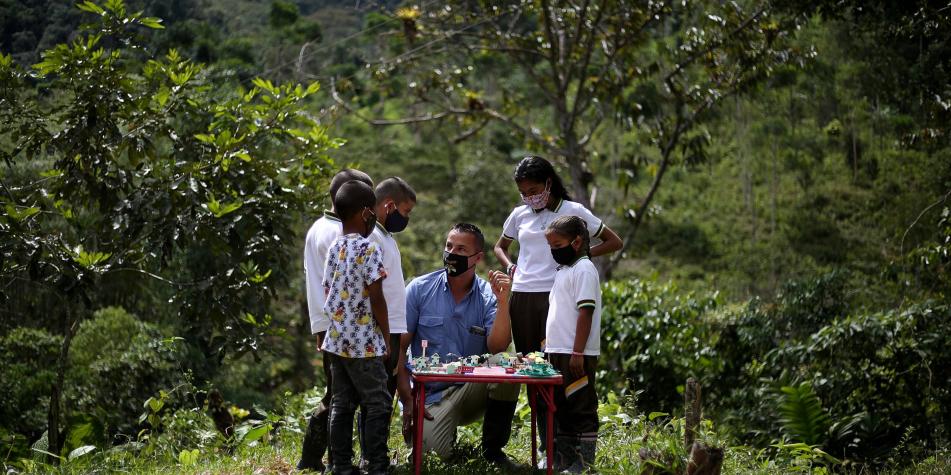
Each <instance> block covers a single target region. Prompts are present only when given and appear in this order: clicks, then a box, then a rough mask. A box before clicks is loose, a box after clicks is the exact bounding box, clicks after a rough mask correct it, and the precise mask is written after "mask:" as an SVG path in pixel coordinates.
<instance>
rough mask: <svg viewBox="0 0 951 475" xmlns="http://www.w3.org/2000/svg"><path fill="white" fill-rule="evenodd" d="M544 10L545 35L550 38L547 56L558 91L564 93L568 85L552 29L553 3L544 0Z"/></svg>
mask: <svg viewBox="0 0 951 475" xmlns="http://www.w3.org/2000/svg"><path fill="white" fill-rule="evenodd" d="M542 11H543V12H544V16H545V20H544V21H543V23H544V24H545V37H546V38H547V39H548V48H549V52H548V55H546V57H547V58H548V64H549V65H551V72H552V75H553V76H554V79H555V86H556V87H557V89H558V91H561V92H562V93H563V89H564V88H565V87H566V86H565V85H564V84H562V74H561V69H560V68H559V67H558V59H557V58H558V46H559V45H558V41H556V38H555V34H554V32H553V31H552V29H551V28H552V24H551V23H552V19H551V5H550V4H549V3H548V0H542Z"/></svg>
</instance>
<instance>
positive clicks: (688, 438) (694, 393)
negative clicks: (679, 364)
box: [684, 378, 701, 449]
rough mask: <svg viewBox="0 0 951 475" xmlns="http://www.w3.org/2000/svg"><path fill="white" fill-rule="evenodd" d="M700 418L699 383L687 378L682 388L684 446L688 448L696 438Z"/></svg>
mask: <svg viewBox="0 0 951 475" xmlns="http://www.w3.org/2000/svg"><path fill="white" fill-rule="evenodd" d="M700 418H701V412H700V383H698V382H697V380H696V379H694V378H687V386H686V388H684V446H685V447H687V448H688V449H689V448H690V447H691V446H693V443H694V440H696V439H697V428H698V427H700Z"/></svg>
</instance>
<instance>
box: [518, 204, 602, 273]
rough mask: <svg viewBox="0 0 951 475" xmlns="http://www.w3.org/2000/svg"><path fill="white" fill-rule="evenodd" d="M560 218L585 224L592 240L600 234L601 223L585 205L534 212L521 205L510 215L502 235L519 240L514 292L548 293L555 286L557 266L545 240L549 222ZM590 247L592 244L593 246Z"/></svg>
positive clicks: (561, 206)
mask: <svg viewBox="0 0 951 475" xmlns="http://www.w3.org/2000/svg"><path fill="white" fill-rule="evenodd" d="M561 216H577V217H579V218H581V219H583V220H584V221H585V223H587V224H588V233H589V234H590V236H591V238H592V240H593V239H595V238H597V237H598V236H600V235H601V231H603V230H604V223H602V222H601V220H600V219H598V217H597V216H595V215H594V214H593V213H591V211H588V208H585V207H584V205H582V204H580V203H576V202H574V201H567V200H560V201H559V203H558V205H557V206H555V210H554V211H552V210H550V209H548V208H547V207H546V208H544V209H542V210H541V211H535V210H534V209H532V208H530V207H529V206H528V205H522V206H519V207H517V208H515V209H514V210H512V213H511V214H509V217H508V218H506V219H505V224H504V225H502V236H504V237H505V238H506V239H511V240H513V241H518V260H517V261H516V263H515V265H516V266H517V267H516V269H515V278H514V279H513V282H512V290H513V291H514V292H548V291H550V290H551V286H552V285H553V284H554V283H555V268H557V267H558V264H557V263H555V259H553V258H552V257H551V247H549V246H548V240H546V239H545V230H546V229H547V228H548V225H549V224H551V222H552V221H554V220H555V219H557V218H558V217H561ZM592 244H593V243H592Z"/></svg>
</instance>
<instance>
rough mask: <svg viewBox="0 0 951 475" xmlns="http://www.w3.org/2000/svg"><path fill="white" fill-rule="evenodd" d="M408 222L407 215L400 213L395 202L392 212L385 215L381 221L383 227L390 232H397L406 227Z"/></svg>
mask: <svg viewBox="0 0 951 475" xmlns="http://www.w3.org/2000/svg"><path fill="white" fill-rule="evenodd" d="M408 224H409V217H407V216H403V213H400V210H399V208H397V207H396V204H394V205H393V212H392V213H390V214H388V215H386V221H385V222H384V223H383V229H386V230H387V231H389V232H391V233H398V232H400V231H402V230H404V229H406V225H408Z"/></svg>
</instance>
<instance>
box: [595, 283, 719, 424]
mask: <svg viewBox="0 0 951 475" xmlns="http://www.w3.org/2000/svg"><path fill="white" fill-rule="evenodd" d="M601 298H602V308H603V313H602V321H601V340H602V341H603V342H604V343H603V348H604V355H603V356H602V357H601V360H600V362H599V365H600V368H601V369H600V370H599V373H598V378H599V380H600V381H602V382H603V384H604V385H605V386H606V387H609V388H612V389H614V390H617V391H619V392H621V393H626V392H632V391H634V390H637V391H640V394H639V396H638V400H639V401H640V402H641V404H642V405H643V407H647V408H651V409H656V410H672V409H674V408H676V407H679V405H680V404H681V402H680V400H679V398H678V397H677V393H678V391H682V387H683V384H684V381H686V378H687V377H689V376H693V377H696V378H698V379H700V380H701V381H704V382H705V381H706V379H707V378H709V377H711V376H712V375H713V374H716V373H717V372H719V371H720V367H721V366H722V364H723V362H722V361H719V359H718V358H717V356H716V353H715V351H714V349H713V345H712V344H713V343H714V342H713V341H711V339H713V338H715V337H716V334H715V332H713V331H711V330H712V328H711V325H713V323H712V322H708V321H706V320H707V319H709V318H710V314H711V312H712V311H713V310H714V309H715V308H717V306H718V304H719V301H718V297H717V296H716V295H699V294H693V293H687V294H681V293H679V292H678V291H677V288H676V286H674V285H673V284H666V285H661V284H658V283H656V282H652V281H638V280H635V281H631V282H608V283H606V284H605V285H604V286H603V287H602V297H601Z"/></svg>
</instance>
